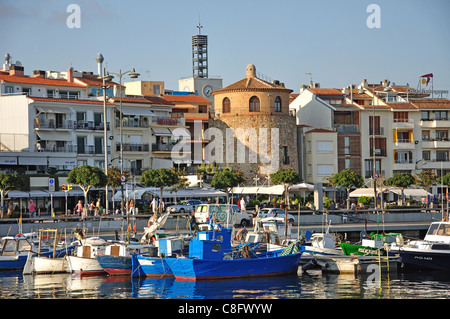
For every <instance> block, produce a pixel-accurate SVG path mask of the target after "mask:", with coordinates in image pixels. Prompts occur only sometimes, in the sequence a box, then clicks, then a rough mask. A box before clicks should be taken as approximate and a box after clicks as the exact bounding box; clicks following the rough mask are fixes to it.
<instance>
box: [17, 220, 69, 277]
mask: <svg viewBox="0 0 450 319" xmlns="http://www.w3.org/2000/svg"><path fill="white" fill-rule="evenodd" d="M57 238H58V230H57V229H40V230H39V245H38V251H37V253H34V252H32V251H30V252H28V257H27V260H26V263H25V266H24V267H23V272H22V273H23V274H24V275H30V274H55V273H65V272H68V260H67V257H66V256H67V255H69V254H71V253H72V251H73V250H74V248H75V243H71V244H67V238H66V239H65V243H66V244H65V255H64V256H62V257H57V255H56V247H57V246H58V244H57ZM46 240H49V241H53V245H52V246H53V253H52V254H51V255H46V256H45V255H43V254H42V247H43V246H44V245H45V244H46V243H45V241H46ZM60 245H61V244H60Z"/></svg>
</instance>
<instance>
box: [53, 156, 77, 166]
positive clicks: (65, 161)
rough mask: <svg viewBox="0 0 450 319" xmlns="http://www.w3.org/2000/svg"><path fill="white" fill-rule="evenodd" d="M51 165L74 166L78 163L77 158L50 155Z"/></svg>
mask: <svg viewBox="0 0 450 319" xmlns="http://www.w3.org/2000/svg"><path fill="white" fill-rule="evenodd" d="M48 165H49V166H62V165H63V166H74V165H77V159H76V158H64V157H49V158H48Z"/></svg>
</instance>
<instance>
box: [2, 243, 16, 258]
mask: <svg viewBox="0 0 450 319" xmlns="http://www.w3.org/2000/svg"><path fill="white" fill-rule="evenodd" d="M15 254H16V241H15V240H13V239H7V240H6V242H5V244H4V246H3V249H2V256H14V255H15Z"/></svg>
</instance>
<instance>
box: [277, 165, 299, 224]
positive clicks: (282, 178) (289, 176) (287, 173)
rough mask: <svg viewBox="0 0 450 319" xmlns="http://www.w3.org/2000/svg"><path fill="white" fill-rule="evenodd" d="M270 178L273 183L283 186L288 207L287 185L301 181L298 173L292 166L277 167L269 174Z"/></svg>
mask: <svg viewBox="0 0 450 319" xmlns="http://www.w3.org/2000/svg"><path fill="white" fill-rule="evenodd" d="M270 180H271V181H272V183H274V184H279V185H283V186H284V198H285V203H286V205H287V206H288V207H289V186H291V185H293V184H297V183H300V182H301V181H302V178H301V177H300V175H299V174H298V173H297V172H296V171H295V170H294V169H293V168H286V169H282V168H279V169H278V171H276V172H275V173H273V174H270ZM286 216H287V214H286Z"/></svg>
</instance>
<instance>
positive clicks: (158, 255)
mask: <svg viewBox="0 0 450 319" xmlns="http://www.w3.org/2000/svg"><path fill="white" fill-rule="evenodd" d="M190 239H192V237H191V236H168V237H164V238H158V237H156V241H155V245H154V246H152V247H148V248H147V250H148V251H147V252H145V253H143V254H135V255H132V256H131V257H132V258H131V266H132V269H131V276H132V277H149V278H166V277H168V278H170V277H173V273H172V270H171V268H172V264H173V263H174V262H176V260H177V258H170V257H176V256H181V255H184V254H186V253H188V251H187V248H188V247H189V246H188V242H189V240H190Z"/></svg>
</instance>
